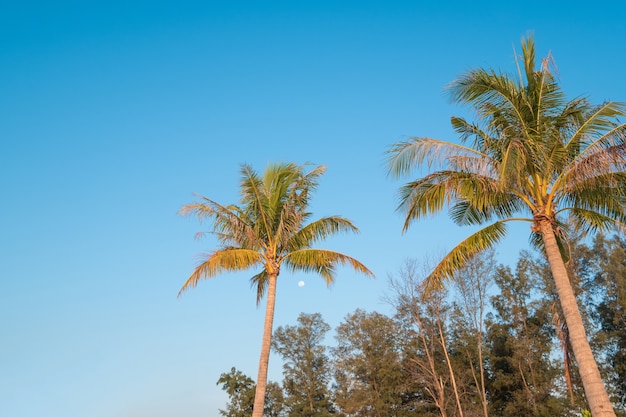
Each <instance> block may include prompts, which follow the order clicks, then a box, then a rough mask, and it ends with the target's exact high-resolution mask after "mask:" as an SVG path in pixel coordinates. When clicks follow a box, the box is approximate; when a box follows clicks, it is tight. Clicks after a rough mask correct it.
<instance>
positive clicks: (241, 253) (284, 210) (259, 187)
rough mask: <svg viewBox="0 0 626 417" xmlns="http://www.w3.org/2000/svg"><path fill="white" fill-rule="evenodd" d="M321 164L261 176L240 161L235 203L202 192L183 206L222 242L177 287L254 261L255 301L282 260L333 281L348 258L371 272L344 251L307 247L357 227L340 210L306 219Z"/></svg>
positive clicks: (185, 212)
mask: <svg viewBox="0 0 626 417" xmlns="http://www.w3.org/2000/svg"><path fill="white" fill-rule="evenodd" d="M324 170H325V167H324V166H318V167H316V168H314V169H313V170H311V171H310V172H308V173H305V172H304V170H303V168H302V167H300V166H297V165H295V164H278V165H271V166H270V167H268V169H267V170H266V171H265V173H264V175H263V176H262V177H261V176H259V175H258V174H257V173H256V172H254V170H252V168H251V167H250V166H248V165H244V166H243V167H242V169H241V173H242V181H241V186H240V189H241V201H240V204H239V205H229V206H222V205H220V204H219V203H217V202H215V201H213V200H210V199H208V198H206V197H202V196H200V198H201V201H200V202H197V203H192V204H187V205H185V206H183V208H182V209H181V211H180V212H181V214H183V215H189V214H193V215H195V216H196V217H198V219H200V220H203V219H205V218H212V219H213V234H214V235H215V236H216V237H217V240H218V242H219V243H220V248H219V249H216V250H214V251H213V252H211V253H210V254H209V255H208V256H207V257H206V259H205V260H204V261H203V262H202V263H200V264H199V265H198V266H197V268H196V269H195V270H194V272H193V273H192V274H191V276H190V277H189V279H188V280H187V281H186V282H185V284H184V285H183V287H182V288H181V290H180V293H182V292H184V291H185V290H187V289H188V288H189V287H193V286H195V285H196V284H197V283H198V281H200V280H201V279H202V278H212V277H214V276H216V275H218V274H220V273H222V272H226V271H238V270H244V269H249V268H253V267H258V266H260V267H261V268H262V270H261V272H259V273H258V274H256V275H254V276H253V277H252V278H251V283H252V285H253V286H255V287H256V288H257V302H260V300H261V299H262V297H263V295H264V294H265V291H266V289H267V284H268V280H267V279H268V274H272V273H276V274H278V273H279V272H280V267H281V266H282V265H283V264H284V265H285V267H287V268H288V269H289V270H291V271H294V272H295V271H298V270H299V271H305V272H316V273H318V274H320V275H321V276H322V277H323V278H324V279H325V281H326V283H327V284H331V283H332V282H333V281H334V278H335V266H336V265H337V264H349V265H350V266H352V267H353V268H354V269H356V270H357V271H359V272H363V273H366V274H368V275H372V274H371V272H370V271H369V270H368V269H367V268H366V267H365V266H364V265H363V264H362V263H360V262H359V261H357V260H356V259H353V258H351V257H349V256H347V255H344V254H341V253H338V252H334V251H329V250H324V249H313V248H311V247H312V245H314V244H315V243H317V242H319V241H321V240H323V239H325V238H327V237H329V236H330V235H333V234H336V233H339V232H358V229H357V228H356V227H355V226H354V225H353V224H352V223H351V222H350V221H349V220H348V219H345V218H343V217H339V216H330V217H324V218H321V219H318V220H316V221H313V222H310V223H307V221H308V220H309V218H310V216H311V213H309V212H308V211H307V209H308V206H309V199H310V196H311V193H312V191H314V190H315V188H316V187H317V179H318V178H319V177H320V175H322V174H323V173H324Z"/></svg>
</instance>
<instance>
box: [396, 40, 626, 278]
mask: <svg viewBox="0 0 626 417" xmlns="http://www.w3.org/2000/svg"><path fill="white" fill-rule="evenodd" d="M522 51H523V55H522V58H523V62H522V64H523V71H524V75H525V78H526V83H524V82H523V80H519V81H515V80H514V79H511V78H510V77H509V76H507V75H506V74H501V73H497V72H495V71H493V70H485V69H477V70H473V71H471V72H469V73H468V74H465V75H463V76H461V77H460V78H459V79H457V80H456V81H454V82H453V83H452V84H451V85H450V86H449V92H450V93H451V96H452V99H453V101H456V102H458V103H462V104H469V105H470V106H472V108H473V109H474V110H475V111H476V114H477V118H478V120H479V123H474V124H472V123H469V122H467V121H466V120H465V119H463V118H460V117H452V119H451V121H452V126H453V127H454V129H455V131H456V132H457V133H458V134H459V137H460V144H456V143H451V142H445V141H441V140H436V139H431V138H425V137H419V138H411V139H410V140H408V141H405V142H401V143H397V144H395V145H393V146H392V148H391V149H390V151H389V155H390V158H389V164H390V171H391V173H392V174H395V175H402V174H405V173H407V172H409V171H410V170H412V169H413V168H415V167H420V166H423V165H427V166H428V167H429V168H435V169H437V168H441V169H439V170H435V171H434V172H432V173H430V174H428V175H426V176H424V177H423V178H420V179H418V180H415V181H411V182H409V183H407V184H406V185H404V186H403V187H402V188H401V191H400V206H399V207H400V209H402V210H404V211H405V213H406V220H405V223H404V230H406V229H407V228H408V227H409V225H410V224H411V223H412V222H413V221H414V220H417V219H420V218H422V217H425V216H428V215H432V214H435V213H437V212H439V211H441V210H442V209H443V208H444V207H445V206H446V205H448V204H449V205H450V211H449V213H450V217H451V218H452V220H453V221H454V222H455V223H457V224H458V225H485V224H488V226H487V227H485V228H483V229H481V230H480V231H478V232H477V233H475V234H473V235H472V236H470V237H469V238H468V239H466V240H465V241H463V242H462V243H461V244H459V245H458V246H457V247H456V248H454V249H453V251H452V252H450V254H449V255H448V256H446V258H444V260H443V261H442V262H441V263H440V264H439V265H438V266H437V268H436V269H435V271H434V272H433V274H432V275H431V280H434V281H435V282H441V281H442V280H444V279H446V278H449V277H451V275H452V274H453V273H454V272H455V271H456V270H457V269H458V268H460V267H461V266H462V264H464V263H465V262H466V261H467V260H468V259H469V258H470V257H471V256H473V255H474V254H476V253H477V252H479V251H482V250H484V249H487V248H489V247H492V246H493V245H495V244H496V243H497V242H499V241H500V240H501V239H502V238H503V237H504V236H505V234H506V224H507V223H508V222H510V221H513V220H523V221H528V222H531V223H533V224H534V226H533V227H531V231H532V235H531V242H532V243H533V244H534V245H537V246H539V247H541V246H542V245H543V242H542V239H541V235H540V233H539V229H538V225H537V224H536V223H537V221H538V220H540V219H546V220H548V221H549V222H550V224H551V225H552V226H553V228H554V232H555V233H556V236H557V238H558V240H559V244H564V243H565V240H564V238H565V237H566V235H565V232H566V228H565V227H564V225H563V223H562V222H563V221H564V220H565V219H564V218H561V215H564V214H565V213H569V214H570V216H569V218H570V219H571V220H572V221H573V222H574V226H575V227H576V228H577V229H578V230H581V231H583V232H593V231H596V230H598V229H601V230H612V229H613V228H614V227H616V226H617V227H621V225H623V224H624V223H626V211H625V210H624V208H625V207H626V206H625V205H624V202H625V201H626V200H625V193H624V191H625V190H626V187H625V185H626V172H625V170H626V144H625V130H626V129H625V125H624V124H623V123H621V122H620V121H619V119H617V117H618V116H623V115H624V111H625V109H626V107H625V105H624V103H616V102H606V103H603V104H601V105H599V106H594V105H592V104H590V103H589V101H588V100H587V99H585V98H578V99H575V100H572V101H566V98H565V95H564V94H563V92H562V90H561V89H560V87H559V85H558V84H557V82H556V80H555V78H554V76H553V74H552V73H551V71H550V66H549V64H550V60H549V59H545V60H543V61H542V64H541V67H540V68H536V67H535V50H534V44H533V42H532V39H528V40H526V41H525V43H524V44H523V47H522ZM520 72H521V71H520ZM562 249H565V246H562ZM564 254H565V253H564Z"/></svg>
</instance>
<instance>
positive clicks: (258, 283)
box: [250, 269, 269, 307]
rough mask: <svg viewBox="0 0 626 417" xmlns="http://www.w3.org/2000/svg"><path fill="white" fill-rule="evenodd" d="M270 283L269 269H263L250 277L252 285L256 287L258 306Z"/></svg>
mask: <svg viewBox="0 0 626 417" xmlns="http://www.w3.org/2000/svg"><path fill="white" fill-rule="evenodd" d="M268 285H269V276H268V275H267V271H266V270H265V269H263V270H262V271H261V272H259V273H258V274H256V275H253V276H252V278H250V287H251V288H256V305H257V307H258V306H259V304H261V300H262V299H263V296H264V295H265V292H266V291H267V286H268Z"/></svg>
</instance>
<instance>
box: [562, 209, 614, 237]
mask: <svg viewBox="0 0 626 417" xmlns="http://www.w3.org/2000/svg"><path fill="white" fill-rule="evenodd" d="M569 211H570V216H571V219H572V223H573V225H574V228H575V229H576V230H578V231H580V232H581V233H582V234H583V235H586V234H588V233H595V232H597V231H601V232H609V231H611V230H615V229H616V228H618V229H620V228H623V227H624V226H626V213H624V212H623V211H622V213H620V216H619V218H621V221H618V220H617V219H616V217H617V216H615V215H612V216H607V215H605V214H602V213H599V212H597V211H591V210H584V209H581V208H572V209H570V210H569Z"/></svg>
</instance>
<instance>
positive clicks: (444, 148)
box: [387, 138, 484, 177]
mask: <svg viewBox="0 0 626 417" xmlns="http://www.w3.org/2000/svg"><path fill="white" fill-rule="evenodd" d="M387 154H388V158H387V163H388V167H389V173H390V174H391V175H393V176H396V177H397V176H400V175H403V174H406V173H408V172H409V171H410V170H411V169H413V168H419V167H421V166H422V165H423V164H424V163H426V165H427V166H428V167H429V168H432V167H433V166H434V165H445V164H446V163H447V160H448V159H450V158H456V157H459V156H471V155H474V156H479V157H480V156H484V155H481V153H480V152H479V151H477V150H474V149H472V148H468V147H465V146H461V145H457V144H454V143H450V142H445V141H441V140H436V139H431V138H412V139H411V140H408V141H405V142H399V143H396V144H394V145H392V147H391V149H389V151H388V152H387Z"/></svg>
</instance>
